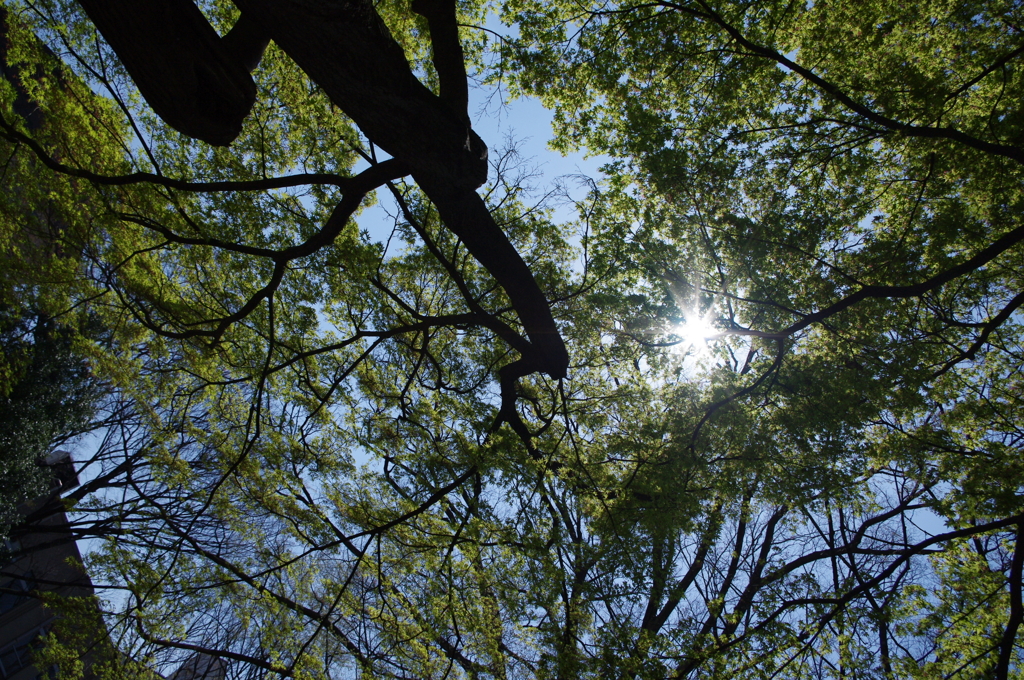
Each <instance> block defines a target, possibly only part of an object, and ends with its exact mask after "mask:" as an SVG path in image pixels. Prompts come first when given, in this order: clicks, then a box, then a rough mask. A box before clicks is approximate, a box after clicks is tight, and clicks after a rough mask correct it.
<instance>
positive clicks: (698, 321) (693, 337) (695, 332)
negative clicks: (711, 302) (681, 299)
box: [671, 314, 721, 354]
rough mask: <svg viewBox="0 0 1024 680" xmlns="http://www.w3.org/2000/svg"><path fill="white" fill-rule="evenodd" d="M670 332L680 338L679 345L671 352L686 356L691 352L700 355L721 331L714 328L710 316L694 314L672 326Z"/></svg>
mask: <svg viewBox="0 0 1024 680" xmlns="http://www.w3.org/2000/svg"><path fill="white" fill-rule="evenodd" d="M671 331H672V333H673V334H674V335H677V336H679V338H680V341H679V343H678V344H676V345H675V346H674V347H673V351H674V352H676V353H679V354H688V353H689V352H690V351H691V350H692V351H693V352H695V353H697V354H700V353H702V352H704V351H705V350H707V349H708V343H709V341H711V340H714V339H716V338H717V337H718V336H719V335H721V331H719V330H718V329H717V328H715V323H714V319H712V318H711V316H710V314H704V315H701V316H698V315H696V314H695V315H693V316H692V317H690V318H689V319H687V320H686V321H684V322H683V323H679V324H676V325H675V326H673V327H672V329H671Z"/></svg>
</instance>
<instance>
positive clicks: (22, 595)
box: [0, 571, 36, 616]
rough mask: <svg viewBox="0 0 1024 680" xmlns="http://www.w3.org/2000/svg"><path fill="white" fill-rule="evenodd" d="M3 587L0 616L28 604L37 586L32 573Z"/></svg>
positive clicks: (0, 596)
mask: <svg viewBox="0 0 1024 680" xmlns="http://www.w3.org/2000/svg"><path fill="white" fill-rule="evenodd" d="M2 587H3V589H4V590H3V592H0V616H3V615H4V614H6V613H7V612H9V611H11V610H12V609H14V608H16V607H18V606H19V605H21V604H23V603H25V602H28V600H29V599H30V598H29V596H28V593H29V591H31V590H34V589H35V587H36V584H35V579H34V578H33V577H32V572H31V571H30V572H27V573H25V574H22V575H21V576H19V577H18V578H16V579H14V580H12V581H10V582H9V583H6V584H4V585H3V586H2Z"/></svg>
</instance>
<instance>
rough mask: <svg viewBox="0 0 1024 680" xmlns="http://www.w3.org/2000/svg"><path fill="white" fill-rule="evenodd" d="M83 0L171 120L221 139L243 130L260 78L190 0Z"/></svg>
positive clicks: (200, 135)
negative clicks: (254, 80) (257, 81)
mask: <svg viewBox="0 0 1024 680" xmlns="http://www.w3.org/2000/svg"><path fill="white" fill-rule="evenodd" d="M79 4H81V5H82V8H83V9H85V11H86V14H88V15H89V18H90V19H92V21H93V23H94V24H96V28H98V29H99V31H100V33H102V34H103V37H104V39H105V40H106V41H107V42H108V43H109V44H110V46H111V47H113V48H114V51H115V52H117V56H118V57H119V58H120V59H121V61H122V62H123V63H124V66H125V68H126V69H127V70H128V73H129V74H131V76H132V80H134V81H135V84H136V85H137V86H138V88H139V91H140V92H141V93H142V96H143V97H145V98H146V101H147V102H149V105H150V106H152V107H153V110H154V111H156V113H157V115H158V116H160V117H161V118H162V119H163V120H164V121H165V122H166V123H167V124H168V125H170V126H171V127H173V128H174V129H175V130H178V131H179V132H181V133H183V134H185V135H188V136H189V137H194V138H196V139H201V140H203V141H205V142H208V143H209V144H214V145H218V146H227V145H228V144H230V143H231V142H232V140H234V139H235V137H237V136H238V134H239V133H240V132H241V131H242V121H243V120H244V119H245V117H246V116H247V115H248V114H249V110H250V109H251V108H252V105H253V104H254V103H255V102H256V84H255V83H254V82H253V80H252V77H251V76H250V75H249V69H248V68H247V66H246V64H245V63H243V62H242V61H239V60H238V59H236V58H235V56H234V55H233V54H232V52H231V51H229V49H225V45H224V43H222V41H221V38H220V36H218V35H217V32H216V31H214V30H213V27H212V26H210V24H209V22H208V21H207V20H206V17H204V16H203V13H202V12H201V11H200V10H199V8H198V7H197V6H196V4H195V3H194V2H192V0H80V3H79ZM236 42H239V41H237V40H235V41H231V42H229V43H228V47H229V48H231V47H238V45H237V44H235V43H236ZM241 42H246V43H248V42H249V41H241ZM247 51H248V52H251V50H247ZM247 58H250V55H247Z"/></svg>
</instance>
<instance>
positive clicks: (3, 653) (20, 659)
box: [0, 624, 49, 680]
mask: <svg viewBox="0 0 1024 680" xmlns="http://www.w3.org/2000/svg"><path fill="white" fill-rule="evenodd" d="M48 627H49V624H47V625H43V626H40V627H39V628H36V629H35V630H33V631H29V632H28V633H25V634H24V635H22V636H21V637H20V638H18V639H17V640H15V641H14V642H13V643H12V644H9V645H7V646H6V647H4V648H3V649H0V680H2V679H3V678H9V677H11V676H12V675H14V674H15V673H17V672H18V671H20V670H21V669H22V668H25V667H26V666H30V665H31V664H32V652H34V651H35V650H36V649H38V648H39V646H40V641H39V638H40V637H41V636H42V635H45V634H46V630H47V628H48Z"/></svg>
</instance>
